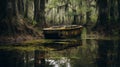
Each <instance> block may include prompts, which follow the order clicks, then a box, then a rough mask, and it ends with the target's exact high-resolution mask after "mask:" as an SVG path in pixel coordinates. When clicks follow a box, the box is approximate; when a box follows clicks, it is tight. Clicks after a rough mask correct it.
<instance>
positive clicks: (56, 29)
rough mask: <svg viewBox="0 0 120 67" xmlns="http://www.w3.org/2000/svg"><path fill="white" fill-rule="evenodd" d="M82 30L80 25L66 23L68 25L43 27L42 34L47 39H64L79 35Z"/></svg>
mask: <svg viewBox="0 0 120 67" xmlns="http://www.w3.org/2000/svg"><path fill="white" fill-rule="evenodd" d="M81 31H82V26H80V25H68V26H65V25H64V26H52V27H49V28H44V29H43V34H44V37H45V38H48V39H60V38H62V39H64V38H74V37H80V36H81Z"/></svg>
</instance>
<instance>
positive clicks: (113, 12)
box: [0, 0, 120, 41]
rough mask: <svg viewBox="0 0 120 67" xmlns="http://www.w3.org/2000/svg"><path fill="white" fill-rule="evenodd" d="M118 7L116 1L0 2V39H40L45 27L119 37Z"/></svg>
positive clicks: (119, 14) (26, 0)
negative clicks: (82, 29) (68, 27)
mask: <svg viewBox="0 0 120 67" xmlns="http://www.w3.org/2000/svg"><path fill="white" fill-rule="evenodd" d="M119 5H120V1H119V0H1V1H0V37H1V40H2V41H3V40H5V39H8V40H12V39H15V38H17V39H19V40H20V39H21V37H22V39H31V38H33V37H37V38H41V37H42V35H41V33H40V30H41V29H42V28H44V27H49V26H53V25H71V24H76V25H83V26H84V27H86V28H87V29H88V30H93V31H96V32H98V33H101V34H102V35H111V36H112V35H115V36H119V34H120V26H119V24H120V23H119V22H120V6H119ZM24 36H26V37H24ZM8 37H9V38H8ZM15 40H16V39H15Z"/></svg>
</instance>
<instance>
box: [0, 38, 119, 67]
mask: <svg viewBox="0 0 120 67" xmlns="http://www.w3.org/2000/svg"><path fill="white" fill-rule="evenodd" d="M72 44H73V43H72ZM76 44H77V43H75V45H72V46H71V44H68V45H67V46H66V45H65V44H64V43H63V44H62V45H59V44H50V45H49V44H47V45H49V47H47V48H46V47H42V48H41V47H39V46H35V47H34V46H31V47H30V46H22V47H21V46H0V67H120V41H119V40H99V39H82V40H79V43H78V44H77V45H76ZM53 45H54V48H56V49H54V50H50V49H53V47H52V46H53ZM50 46H51V47H50ZM44 48H45V50H43V49H44Z"/></svg>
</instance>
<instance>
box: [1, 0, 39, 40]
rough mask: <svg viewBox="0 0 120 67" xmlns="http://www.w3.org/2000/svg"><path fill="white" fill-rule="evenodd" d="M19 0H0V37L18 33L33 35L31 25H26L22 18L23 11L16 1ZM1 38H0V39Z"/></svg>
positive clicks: (14, 35) (12, 35) (17, 34)
mask: <svg viewBox="0 0 120 67" xmlns="http://www.w3.org/2000/svg"><path fill="white" fill-rule="evenodd" d="M18 2H19V0H1V1H0V37H3V38H4V37H16V36H19V35H31V36H33V35H35V34H37V33H35V32H34V30H33V29H32V27H30V26H28V25H27V23H25V22H27V21H25V20H24V19H23V17H21V16H23V15H21V16H20V14H21V12H23V10H22V9H19V8H21V7H20V6H19V7H18V5H20V4H21V2H20V3H18ZM0 40H1V39H0Z"/></svg>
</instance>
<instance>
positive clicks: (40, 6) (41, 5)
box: [34, 0, 46, 27]
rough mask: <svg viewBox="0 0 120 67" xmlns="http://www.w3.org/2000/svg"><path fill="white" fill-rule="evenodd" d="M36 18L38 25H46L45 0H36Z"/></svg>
mask: <svg viewBox="0 0 120 67" xmlns="http://www.w3.org/2000/svg"><path fill="white" fill-rule="evenodd" d="M34 8H35V10H34V20H35V21H36V22H37V25H36V26H38V27H44V26H45V25H46V22H45V0H34Z"/></svg>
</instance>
